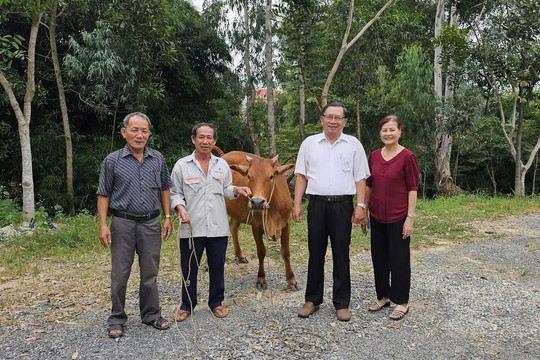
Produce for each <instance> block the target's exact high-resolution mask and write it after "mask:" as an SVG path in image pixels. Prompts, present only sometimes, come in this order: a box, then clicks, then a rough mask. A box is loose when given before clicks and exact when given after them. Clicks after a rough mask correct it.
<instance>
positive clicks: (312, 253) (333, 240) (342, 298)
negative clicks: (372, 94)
mask: <svg viewBox="0 0 540 360" xmlns="http://www.w3.org/2000/svg"><path fill="white" fill-rule="evenodd" d="M322 113H323V115H322V116H321V123H322V126H323V132H322V133H321V134H317V135H312V136H309V137H308V138H306V139H305V140H304V142H303V143H302V145H301V146H300V150H299V152H298V157H297V160H296V167H295V174H296V185H295V190H294V208H293V219H294V221H295V222H302V196H303V195H304V193H306V194H308V195H309V204H308V215H307V221H308V249H309V262H308V277H307V285H306V293H305V303H304V305H303V306H302V307H301V308H300V309H299V310H298V316H299V317H302V318H307V317H309V316H310V315H312V314H313V313H314V312H315V311H317V310H319V306H320V304H322V302H323V290H324V259H325V256H326V249H327V247H328V237H330V244H331V246H332V259H333V296H332V298H333V305H334V308H335V309H336V315H337V318H338V319H339V320H341V321H349V320H350V318H351V312H350V310H349V304H350V299H351V275H350V265H349V247H350V243H351V230H352V224H367V223H368V219H367V216H366V205H365V204H364V196H365V191H366V179H367V178H368V177H369V175H370V173H369V167H368V162H367V157H366V153H365V151H364V148H363V146H362V144H361V143H360V141H358V139H357V138H355V137H354V136H350V135H346V134H343V129H344V128H345V124H346V123H347V109H346V108H345V105H344V104H343V103H340V102H331V103H329V104H328V105H326V106H325V107H324V108H323V111H322ZM354 195H356V201H357V206H354V205H353V196H354Z"/></svg>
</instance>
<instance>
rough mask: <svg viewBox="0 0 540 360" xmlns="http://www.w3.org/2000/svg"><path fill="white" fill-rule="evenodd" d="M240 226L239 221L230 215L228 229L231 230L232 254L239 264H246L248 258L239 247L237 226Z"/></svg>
mask: <svg viewBox="0 0 540 360" xmlns="http://www.w3.org/2000/svg"><path fill="white" fill-rule="evenodd" d="M239 227H240V222H239V221H236V220H234V219H233V218H232V217H231V219H230V220H229V231H230V232H231V237H232V239H233V245H234V256H235V257H236V261H237V262H238V263H240V264H247V263H248V260H247V259H246V257H245V256H244V254H243V253H242V248H241V247H240V239H239V238H238V228H239Z"/></svg>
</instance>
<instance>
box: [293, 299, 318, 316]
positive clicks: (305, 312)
mask: <svg viewBox="0 0 540 360" xmlns="http://www.w3.org/2000/svg"><path fill="white" fill-rule="evenodd" d="M317 310H319V305H315V304H313V303H312V302H311V301H306V302H305V303H304V305H302V307H301V308H300V309H298V317H301V318H308V317H309V316H310V315H311V314H313V313H314V312H315V311H317Z"/></svg>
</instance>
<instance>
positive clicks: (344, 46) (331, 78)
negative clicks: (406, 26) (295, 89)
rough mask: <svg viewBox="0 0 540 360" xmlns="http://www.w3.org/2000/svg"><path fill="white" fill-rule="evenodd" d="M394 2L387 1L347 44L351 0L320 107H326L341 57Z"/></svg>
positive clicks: (351, 6)
mask: <svg viewBox="0 0 540 360" xmlns="http://www.w3.org/2000/svg"><path fill="white" fill-rule="evenodd" d="M393 2H394V0H389V1H387V2H386V4H384V6H383V7H382V8H381V9H380V10H379V12H377V14H376V15H375V16H374V17H373V18H372V19H371V20H370V21H369V22H368V23H367V24H366V25H364V27H363V28H362V30H360V31H359V32H358V34H356V36H355V37H354V38H353V39H352V40H351V41H349V42H347V41H348V39H349V33H350V31H351V25H352V17H353V13H354V0H351V3H350V5H349V17H348V19H347V28H346V29H345V33H344V34H343V39H342V40H341V49H340V50H339V53H338V55H337V56H336V60H335V61H334V65H333V66H332V69H331V70H330V73H329V74H328V77H327V78H326V82H325V83H324V87H323V89H322V91H321V107H324V106H326V103H327V102H328V91H329V90H330V85H332V82H333V81H334V76H335V75H336V72H337V70H338V68H339V65H340V64H341V60H342V59H343V56H344V55H345V53H346V52H347V50H349V49H350V48H351V46H353V45H354V43H356V41H358V39H360V37H361V36H362V35H364V33H365V32H366V30H367V29H369V28H370V27H371V25H373V24H374V23H375V22H376V21H377V20H379V19H380V18H381V14H382V13H383V12H384V11H385V10H386V8H388V6H390V5H391V4H392V3H393Z"/></svg>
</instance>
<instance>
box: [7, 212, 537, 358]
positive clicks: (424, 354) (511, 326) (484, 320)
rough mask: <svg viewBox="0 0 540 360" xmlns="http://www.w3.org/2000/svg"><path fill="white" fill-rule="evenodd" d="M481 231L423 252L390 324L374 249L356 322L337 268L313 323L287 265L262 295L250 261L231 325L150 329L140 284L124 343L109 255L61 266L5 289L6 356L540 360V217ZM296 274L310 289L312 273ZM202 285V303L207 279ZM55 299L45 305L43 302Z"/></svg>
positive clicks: (164, 288)
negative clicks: (342, 318)
mask: <svg viewBox="0 0 540 360" xmlns="http://www.w3.org/2000/svg"><path fill="white" fill-rule="evenodd" d="M478 226H479V227H480V229H481V230H482V231H484V232H487V234H489V236H490V238H489V239H486V240H477V241H474V242H472V243H469V244H464V245H459V246H451V247H445V248H436V249H429V250H423V251H417V252H414V253H413V255H412V260H413V274H412V289H411V310H410V313H409V314H408V315H407V316H406V318H405V319H404V320H403V321H400V322H394V321H391V320H389V319H388V314H389V312H390V309H388V310H386V309H385V310H383V311H381V312H379V313H375V314H372V313H369V312H368V311H367V310H366V309H367V305H368V304H369V302H370V301H371V300H373V298H374V293H375V292H374V286H373V280H372V273H371V271H370V270H369V269H370V268H371V261H370V258H369V254H362V255H360V256H357V257H355V258H353V259H352V268H353V271H354V273H353V278H352V283H353V296H352V302H351V309H352V312H353V318H352V320H351V321H350V322H348V323H341V322H339V321H337V320H336V318H335V313H334V311H333V309H332V306H331V301H330V298H331V274H330V273H327V276H326V278H327V283H326V287H325V291H326V298H327V301H325V303H324V304H323V306H322V307H321V310H320V311H319V312H318V313H316V314H315V315H314V316H313V317H311V318H309V319H307V320H306V319H300V318H298V317H297V316H296V311H297V309H298V307H299V306H300V305H301V304H302V302H303V291H302V290H301V291H299V292H287V291H283V290H282V287H283V286H284V284H283V283H284V281H283V278H282V271H283V270H282V268H281V265H280V264H271V273H270V275H269V284H270V290H268V291H266V292H263V293H261V292H258V291H257V290H256V289H255V287H254V285H253V282H254V274H255V273H254V272H253V268H252V267H254V266H255V265H254V264H252V263H250V265H249V266H248V268H249V270H245V271H244V272H242V271H241V270H242V269H241V268H238V269H236V271H235V273H237V274H239V275H237V276H235V277H233V278H230V279H228V280H227V283H226V288H227V294H226V302H227V303H228V305H229V306H230V307H231V314H230V316H229V317H228V318H227V319H224V320H218V319H215V318H213V317H212V315H211V313H210V312H209V311H208V308H207V307H206V306H205V304H204V303H201V304H200V305H199V306H198V307H197V308H196V309H195V311H194V313H193V316H192V317H190V320H189V321H187V322H186V323H183V324H178V325H175V326H173V328H172V329H171V330H169V331H166V332H158V331H156V330H154V329H151V328H149V327H147V326H144V325H141V323H140V320H139V319H138V317H137V314H138V305H137V301H136V299H137V290H136V288H133V287H131V288H130V291H129V293H128V299H127V304H128V312H129V315H130V318H129V320H128V323H127V329H126V336H125V337H124V338H122V339H120V340H119V341H114V340H110V339H108V338H107V337H106V334H105V319H106V317H107V315H108V308H109V304H108V294H107V292H106V289H103V291H95V289H102V288H103V286H102V284H103V282H107V278H108V274H107V273H106V272H105V273H104V274H102V273H99V269H100V268H103V267H105V268H106V267H107V265H106V264H107V261H108V259H106V258H105V257H104V258H103V259H98V260H97V261H95V259H94V263H95V264H94V265H88V264H80V266H79V268H78V269H73V268H72V267H70V266H65V265H64V266H63V267H60V268H58V264H51V267H54V269H55V271H56V273H57V274H59V275H58V276H56V278H51V277H49V275H46V274H34V276H32V277H29V278H28V279H23V280H25V281H26V282H27V285H28V286H30V287H31V289H30V290H28V291H27V292H25V293H23V294H22V295H20V296H21V299H20V301H17V299H16V296H17V294H16V292H15V291H13V290H14V289H13V288H10V282H3V283H2V287H0V291H1V292H2V293H1V295H0V299H1V300H2V302H3V303H4V304H5V303H6V297H7V296H10V297H13V298H10V299H9V300H10V301H11V302H12V305H11V306H9V307H3V308H2V309H0V317H1V318H2V319H3V321H2V325H0V338H1V342H0V358H5V359H21V358H23V359H67V358H78V359H110V358H114V359H155V358H158V357H161V358H164V359H183V358H187V359H204V358H212V359H282V358H286V359H538V358H540V256H539V255H540V214H534V215H531V216H527V217H525V218H521V219H509V220H507V221H503V222H497V223H489V224H478ZM231 266H235V267H236V266H240V265H231ZM366 269H367V271H366ZM51 270H52V269H51ZM295 274H296V277H297V279H298V280H299V281H300V283H301V284H305V279H306V269H305V268H300V269H295ZM73 277H74V278H75V279H76V280H77V281H79V282H80V284H81V286H80V291H79V292H78V293H77V294H73V293H70V294H65V293H63V291H62V279H72V278H73ZM72 280H73V279H72ZM176 280H177V275H174V272H173V271H170V274H169V272H167V274H165V275H164V276H163V279H162V280H161V283H160V284H161V285H160V289H161V294H162V305H163V311H164V314H165V315H168V316H170V314H171V313H172V311H173V310H174V309H175V307H176V306H177V304H178V299H179V298H180V294H179V289H178V286H177V284H176ZM201 280H202V282H203V283H201V285H200V287H199V288H200V290H201V291H200V297H201V298H203V299H204V298H206V297H207V293H206V289H207V286H206V284H204V281H205V278H204V276H203V278H202V279H201ZM130 282H131V283H136V282H137V280H135V279H132V280H131V281H130ZM11 286H15V285H14V284H11ZM92 289H94V291H92ZM45 292H46V293H47V296H48V297H46V299H47V300H37V299H43V297H40V296H39V294H43V293H45ZM55 293H56V294H57V296H54V294H55ZM90 294H92V295H90ZM32 297H33V298H34V299H36V300H33V298H32Z"/></svg>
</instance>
